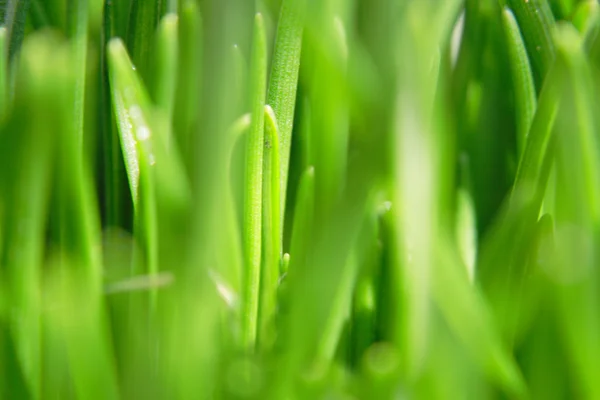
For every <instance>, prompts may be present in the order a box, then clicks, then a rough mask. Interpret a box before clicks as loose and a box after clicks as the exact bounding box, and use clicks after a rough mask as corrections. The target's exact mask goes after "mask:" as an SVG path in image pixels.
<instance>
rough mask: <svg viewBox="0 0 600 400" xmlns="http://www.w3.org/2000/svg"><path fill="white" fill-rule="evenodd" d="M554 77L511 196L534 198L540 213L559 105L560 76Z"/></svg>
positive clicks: (541, 103) (542, 98)
mask: <svg viewBox="0 0 600 400" xmlns="http://www.w3.org/2000/svg"><path fill="white" fill-rule="evenodd" d="M554 75H555V74H554V73H553V72H552V73H551V76H552V77H553V79H552V80H548V82H547V83H546V84H545V85H544V87H543V88H542V92H541V94H540V101H539V104H538V107H537V110H536V113H535V115H534V117H533V121H532V123H531V128H530V130H529V134H528V135H527V140H526V143H525V148H524V151H523V153H522V154H521V158H520V160H519V166H518V168H517V174H516V176H515V182H514V184H513V189H512V193H511V197H514V196H530V195H533V196H534V197H532V198H531V200H533V201H535V203H534V204H533V207H534V209H536V210H539V207H540V206H541V201H542V197H543V193H544V190H545V188H546V184H547V179H548V174H549V172H550V171H549V168H550V165H549V161H548V158H549V157H551V154H549V153H550V152H549V149H550V145H551V142H552V129H553V127H554V122H555V120H556V115H557V111H558V104H559V97H558V96H557V94H556V90H555V83H554V82H556V81H555V80H554V79H559V76H556V77H555V76H554ZM544 178H545V179H544ZM535 212H536V211H534V213H535Z"/></svg>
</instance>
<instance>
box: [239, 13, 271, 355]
mask: <svg viewBox="0 0 600 400" xmlns="http://www.w3.org/2000/svg"><path fill="white" fill-rule="evenodd" d="M252 45H253V49H252V62H251V72H250V85H251V90H250V95H251V96H252V97H251V105H252V119H251V126H250V132H249V136H248V140H247V143H246V178H245V190H244V192H245V194H244V226H243V229H244V233H243V236H244V260H245V263H244V264H245V277H246V279H245V280H244V287H245V293H244V304H243V307H244V309H243V311H242V343H243V345H244V346H245V347H246V348H247V349H248V350H251V351H252V350H253V349H254V347H255V345H256V335H257V329H258V305H259V297H260V269H261V268H260V266H261V250H262V200H263V199H262V190H263V153H264V130H265V95H266V86H267V38H266V33H265V26H264V21H263V17H262V15H261V14H257V15H256V18H255V20H254V38H253V41H252Z"/></svg>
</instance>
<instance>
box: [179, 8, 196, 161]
mask: <svg viewBox="0 0 600 400" xmlns="http://www.w3.org/2000/svg"><path fill="white" fill-rule="evenodd" d="M181 8H182V9H181V12H180V14H179V53H178V54H179V60H178V63H177V65H178V71H177V89H176V91H175V92H176V94H175V109H174V110H173V129H174V132H175V137H176V138H177V143H178V144H179V148H180V149H181V150H182V152H183V155H184V160H185V164H186V166H188V168H189V167H190V164H191V161H190V158H191V155H190V154H189V153H190V149H189V148H190V147H191V144H192V140H191V139H190V135H191V134H192V129H193V127H194V124H195V123H197V122H198V108H199V106H200V105H199V100H200V94H199V88H200V87H199V84H200V76H202V70H201V67H202V62H201V60H202V18H201V16H200V10H199V9H198V6H197V4H196V2H195V1H191V2H190V1H188V2H185V4H183V5H181Z"/></svg>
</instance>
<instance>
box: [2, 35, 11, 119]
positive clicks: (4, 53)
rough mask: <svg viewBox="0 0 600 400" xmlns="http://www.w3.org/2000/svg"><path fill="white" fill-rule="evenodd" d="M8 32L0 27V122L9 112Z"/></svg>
mask: <svg viewBox="0 0 600 400" xmlns="http://www.w3.org/2000/svg"><path fill="white" fill-rule="evenodd" d="M8 108H9V104H8V31H7V30H6V28H5V27H0V121H3V120H4V119H5V118H6V114H7V112H8Z"/></svg>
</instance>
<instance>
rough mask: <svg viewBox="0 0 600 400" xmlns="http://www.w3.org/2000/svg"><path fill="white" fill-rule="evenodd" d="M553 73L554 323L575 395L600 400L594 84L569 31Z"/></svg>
mask: <svg viewBox="0 0 600 400" xmlns="http://www.w3.org/2000/svg"><path fill="white" fill-rule="evenodd" d="M556 41H557V49H558V58H557V63H558V66H559V68H560V70H561V72H562V73H563V79H562V81H561V89H562V90H561V91H560V92H559V94H558V95H559V96H560V97H561V99H562V101H561V105H560V109H559V112H558V113H559V114H558V116H557V126H558V129H559V130H558V132H557V139H556V141H557V146H556V149H557V150H556V179H557V181H556V182H557V188H559V190H557V192H556V205H555V208H556V210H555V216H554V217H555V218H554V221H555V231H554V240H553V242H554V248H555V253H554V254H555V255H554V259H553V261H554V264H553V268H552V269H551V271H550V275H551V277H552V278H553V280H554V283H555V285H556V293H557V300H558V310H559V322H560V328H561V330H562V332H563V338H564V344H565V348H566V349H567V351H568V354H569V359H570V363H571V365H572V368H573V370H575V371H577V374H576V375H575V376H574V383H575V385H576V387H577V389H576V392H578V393H580V394H581V396H582V397H587V398H596V397H600V384H599V382H598V380H597V379H596V374H595V373H594V372H593V371H597V370H598V369H600V345H599V342H598V341H597V339H596V338H597V337H598V336H600V317H598V314H597V312H596V310H597V308H598V304H599V296H598V290H599V288H598V270H597V268H596V265H597V261H598V257H599V253H598V251H597V249H596V243H597V240H598V224H599V222H600V185H599V184H598V182H600V175H599V170H600V166H599V160H600V158H599V157H600V154H599V151H598V150H599V147H598V134H597V133H598V118H597V113H596V111H595V109H594V105H593V104H594V100H593V99H594V94H593V92H592V89H593V88H594V84H593V78H592V74H591V70H590V68H589V64H588V62H587V60H586V57H585V54H584V53H583V47H582V40H581V37H580V36H579V35H578V32H577V31H576V30H575V29H574V28H573V27H572V26H567V25H561V26H560V27H559V29H558V32H557V39H556Z"/></svg>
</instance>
